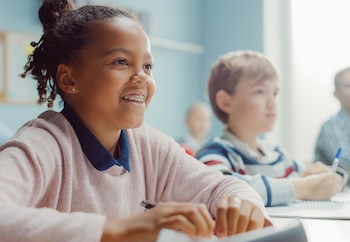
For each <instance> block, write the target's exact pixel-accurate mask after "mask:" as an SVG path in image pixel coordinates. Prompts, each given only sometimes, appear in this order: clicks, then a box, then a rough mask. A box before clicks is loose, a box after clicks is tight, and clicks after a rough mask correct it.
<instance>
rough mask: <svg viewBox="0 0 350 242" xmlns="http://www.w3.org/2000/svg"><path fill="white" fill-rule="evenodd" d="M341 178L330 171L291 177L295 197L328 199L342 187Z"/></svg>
mask: <svg viewBox="0 0 350 242" xmlns="http://www.w3.org/2000/svg"><path fill="white" fill-rule="evenodd" d="M342 180H343V178H342V177H341V176H340V175H338V174H334V173H332V172H325V173H321V174H315V175H310V176H307V177H302V178H295V179H292V180H291V182H292V184H293V186H294V190H295V196H296V199H302V200H329V199H330V198H331V197H332V196H333V195H334V194H336V193H337V192H340V191H341V189H342Z"/></svg>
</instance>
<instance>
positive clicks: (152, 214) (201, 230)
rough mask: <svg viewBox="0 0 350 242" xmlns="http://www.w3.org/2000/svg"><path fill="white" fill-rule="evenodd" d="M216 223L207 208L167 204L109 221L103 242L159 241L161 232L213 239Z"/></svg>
mask: <svg viewBox="0 0 350 242" xmlns="http://www.w3.org/2000/svg"><path fill="white" fill-rule="evenodd" d="M214 226H215V223H214V220H213V219H212V217H211V215H210V213H209V211H208V209H207V207H206V206H205V205H204V204H195V203H177V202H164V203H159V204H158V205H157V206H156V207H154V208H152V209H150V210H149V211H147V212H145V213H143V214H139V215H137V216H134V217H132V218H128V219H124V220H117V219H107V221H106V224H105V227H104V234H103V236H102V240H101V241H133V242H134V241H135V242H136V241H142V242H147V241H156V239H157V237H158V233H159V231H160V230H161V229H174V230H178V231H181V232H184V233H186V234H187V235H189V236H191V237H193V238H195V237H207V238H210V237H211V236H212V235H213V232H214Z"/></svg>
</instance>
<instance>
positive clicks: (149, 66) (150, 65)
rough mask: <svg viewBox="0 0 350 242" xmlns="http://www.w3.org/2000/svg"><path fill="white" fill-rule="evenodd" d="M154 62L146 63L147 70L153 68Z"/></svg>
mask: <svg viewBox="0 0 350 242" xmlns="http://www.w3.org/2000/svg"><path fill="white" fill-rule="evenodd" d="M152 67H153V66H152V64H146V65H145V68H146V69H147V70H152Z"/></svg>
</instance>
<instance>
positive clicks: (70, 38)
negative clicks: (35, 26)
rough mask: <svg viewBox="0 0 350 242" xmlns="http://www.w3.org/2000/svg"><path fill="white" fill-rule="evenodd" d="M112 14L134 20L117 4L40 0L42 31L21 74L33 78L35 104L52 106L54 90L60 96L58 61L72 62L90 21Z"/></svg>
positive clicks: (86, 38) (88, 36)
mask: <svg viewBox="0 0 350 242" xmlns="http://www.w3.org/2000/svg"><path fill="white" fill-rule="evenodd" d="M114 17H126V18H130V19H133V20H135V21H136V22H138V20H137V18H136V17H135V15H134V14H132V13H131V11H128V10H125V9H121V8H114V7H107V6H98V5H87V6H83V7H81V8H79V9H75V7H74V5H73V3H72V2H71V1H70V0H44V1H43V3H42V5H41V7H40V9H39V19H40V22H41V24H42V26H43V35H42V36H41V38H40V40H39V41H38V42H32V43H31V45H32V46H33V47H35V49H34V52H33V54H30V55H28V62H27V64H26V65H25V66H24V70H25V71H24V72H23V73H22V77H23V78H24V77H26V76H27V74H28V73H29V74H31V75H32V76H33V78H34V79H35V80H37V90H38V95H39V99H38V104H42V103H44V102H47V105H48V107H52V106H53V103H54V100H55V99H56V96H57V93H58V94H59V95H60V96H61V97H62V90H61V89H60V88H59V87H58V86H57V84H56V73H57V67H58V65H59V64H60V63H65V64H72V63H76V62H77V61H78V60H79V58H80V51H81V50H82V49H83V48H84V46H85V45H86V44H87V43H88V42H89V41H90V39H91V33H92V31H93V23H96V22H99V21H103V20H106V19H110V18H114ZM47 93H48V95H47ZM62 98H63V97H62Z"/></svg>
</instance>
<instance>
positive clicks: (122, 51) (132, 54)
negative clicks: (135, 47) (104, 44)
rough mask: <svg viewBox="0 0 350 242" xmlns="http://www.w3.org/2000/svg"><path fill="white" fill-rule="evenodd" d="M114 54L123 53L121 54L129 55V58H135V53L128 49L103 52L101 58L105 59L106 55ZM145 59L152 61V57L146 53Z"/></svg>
mask: <svg viewBox="0 0 350 242" xmlns="http://www.w3.org/2000/svg"><path fill="white" fill-rule="evenodd" d="M114 53H123V54H126V55H130V56H135V53H134V52H133V51H131V50H129V49H125V48H117V49H112V50H108V51H106V52H104V53H103V54H102V57H105V56H107V55H111V54H114ZM144 56H145V58H150V59H152V55H151V54H150V53H149V52H147V53H145V55H144Z"/></svg>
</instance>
